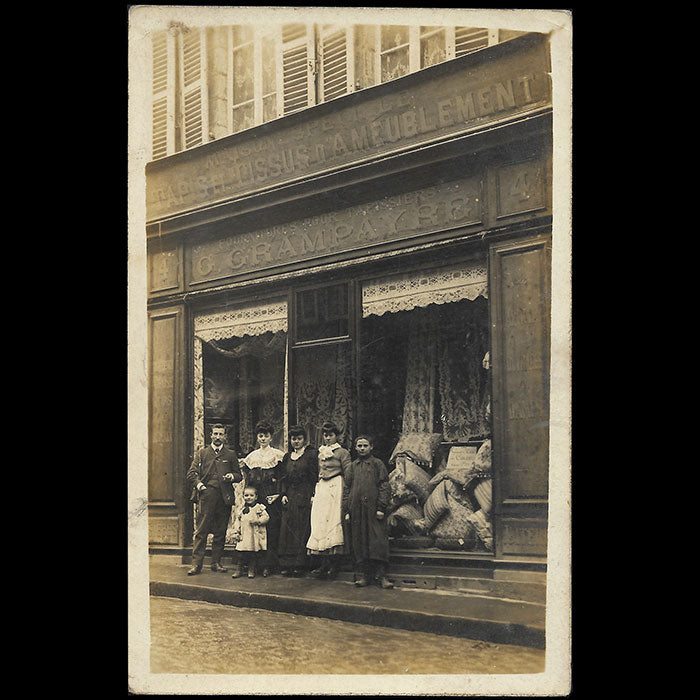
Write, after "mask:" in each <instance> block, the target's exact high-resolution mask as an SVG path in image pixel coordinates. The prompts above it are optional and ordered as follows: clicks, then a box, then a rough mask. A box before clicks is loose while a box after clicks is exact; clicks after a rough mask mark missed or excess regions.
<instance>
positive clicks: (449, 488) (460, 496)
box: [445, 479, 476, 513]
mask: <svg viewBox="0 0 700 700" xmlns="http://www.w3.org/2000/svg"><path fill="white" fill-rule="evenodd" d="M445 493H446V494H447V496H448V506H449V503H450V499H452V500H454V501H456V502H457V503H458V504H459V505H460V506H462V507H463V508H466V509H467V510H468V511H469V512H470V513H473V512H474V510H475V505H476V504H475V503H474V502H473V501H472V499H471V498H469V495H468V493H467V490H466V489H464V488H462V486H460V485H459V484H457V483H455V482H454V481H450V480H449V479H447V480H446V481H445Z"/></svg>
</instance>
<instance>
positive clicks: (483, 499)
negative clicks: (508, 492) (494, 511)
mask: <svg viewBox="0 0 700 700" xmlns="http://www.w3.org/2000/svg"><path fill="white" fill-rule="evenodd" d="M474 498H476V500H477V502H478V503H479V506H480V507H481V510H483V511H484V515H485V516H486V517H489V516H490V514H491V506H492V504H493V488H492V482H491V479H483V480H479V483H478V484H477V485H476V486H475V487H474Z"/></svg>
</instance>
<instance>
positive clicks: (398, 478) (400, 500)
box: [389, 467, 418, 512]
mask: <svg viewBox="0 0 700 700" xmlns="http://www.w3.org/2000/svg"><path fill="white" fill-rule="evenodd" d="M389 488H390V489H391V497H390V499H389V512H392V511H395V510H396V509H397V508H399V507H400V506H402V505H403V504H404V503H418V496H417V495H416V493H415V492H414V491H412V490H411V489H410V488H408V485H407V484H406V475H405V474H404V471H403V469H401V468H399V467H396V468H395V469H392V470H391V472H390V473H389Z"/></svg>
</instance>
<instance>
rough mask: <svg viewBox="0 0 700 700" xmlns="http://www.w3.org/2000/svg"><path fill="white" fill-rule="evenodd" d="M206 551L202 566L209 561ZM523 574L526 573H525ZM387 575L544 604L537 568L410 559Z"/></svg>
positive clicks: (413, 583)
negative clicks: (527, 569) (508, 568)
mask: <svg viewBox="0 0 700 700" xmlns="http://www.w3.org/2000/svg"><path fill="white" fill-rule="evenodd" d="M182 562H183V563H186V564H189V563H190V562H191V555H190V554H185V555H183V556H182ZM210 562H211V558H210V555H209V553H208V552H207V555H206V556H205V559H204V566H205V567H208V566H209V565H210ZM222 564H223V565H224V566H227V567H231V566H232V565H233V554H232V553H229V552H225V553H224V556H223V558H222ZM523 574H527V576H526V577H524V576H523ZM387 578H388V579H389V580H390V581H391V582H392V583H393V584H394V586H395V587H397V588H407V589H423V590H435V591H446V592H452V593H462V594H465V595H476V596H485V597H489V598H499V599H502V600H513V601H522V602H527V603H534V604H540V605H544V604H545V602H546V574H543V573H541V572H520V571H492V570H490V569H473V568H466V567H465V568H461V567H444V566H436V565H434V564H433V565H420V564H416V563H415V562H413V563H406V562H405V561H403V562H401V563H396V564H395V563H393V561H392V562H391V563H390V565H389V568H388V571H387ZM354 579H355V572H354V570H353V568H352V567H351V565H350V564H348V563H345V565H344V566H343V567H342V568H341V570H340V571H339V572H338V576H337V580H338V581H345V582H350V583H352V582H353V581H354Z"/></svg>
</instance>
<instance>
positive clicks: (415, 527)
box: [387, 503, 425, 535]
mask: <svg viewBox="0 0 700 700" xmlns="http://www.w3.org/2000/svg"><path fill="white" fill-rule="evenodd" d="M387 522H388V524H389V528H390V530H391V531H392V532H394V533H395V534H397V535H399V534H407V535H422V534H423V533H424V532H425V525H424V523H423V511H422V510H421V509H420V508H419V507H418V506H417V505H416V504H415V503H404V504H403V505H401V506H399V508H397V509H396V510H395V511H394V512H393V513H392V514H391V515H390V516H389V517H388V519H387Z"/></svg>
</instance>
